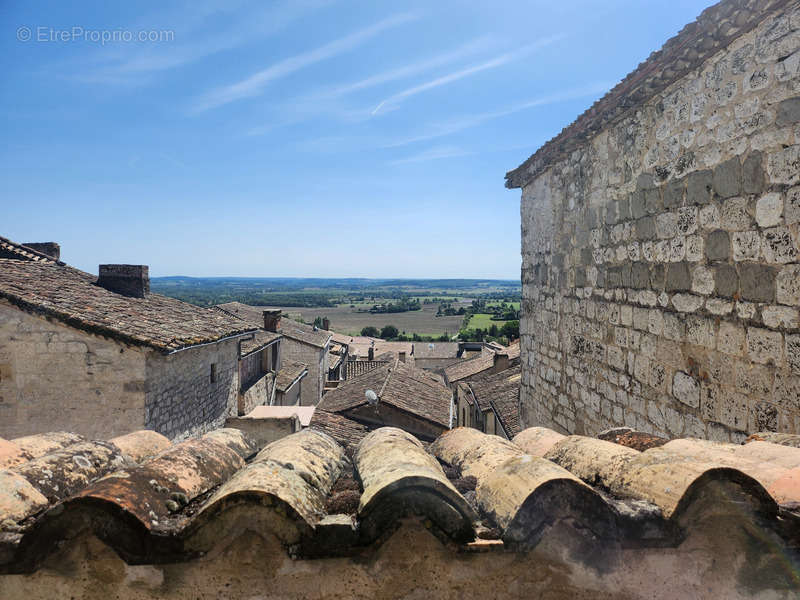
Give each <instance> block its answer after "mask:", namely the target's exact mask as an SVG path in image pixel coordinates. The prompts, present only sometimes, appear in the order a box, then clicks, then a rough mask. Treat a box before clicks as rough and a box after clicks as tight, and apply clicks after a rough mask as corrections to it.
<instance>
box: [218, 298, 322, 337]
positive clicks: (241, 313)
mask: <svg viewBox="0 0 800 600" xmlns="http://www.w3.org/2000/svg"><path fill="white" fill-rule="evenodd" d="M216 308H219V309H221V310H222V311H224V312H226V313H228V314H230V315H234V316H236V317H239V318H240V319H244V320H246V321H247V322H249V323H250V324H251V325H253V326H255V327H264V311H265V310H268V309H267V307H261V306H250V305H248V304H242V303H241V302H225V303H224V304H217V306H216ZM280 334H281V335H283V336H284V337H288V338H292V339H293V340H298V341H300V342H304V343H306V344H310V345H312V346H316V347H318V348H322V347H324V346H325V344H327V343H328V341H329V340H330V339H331V335H332V334H331V332H330V331H326V330H324V329H319V328H315V327H312V326H311V325H306V324H305V323H299V322H298V321H295V320H293V319H288V318H286V317H285V316H284V317H282V318H281V330H280Z"/></svg>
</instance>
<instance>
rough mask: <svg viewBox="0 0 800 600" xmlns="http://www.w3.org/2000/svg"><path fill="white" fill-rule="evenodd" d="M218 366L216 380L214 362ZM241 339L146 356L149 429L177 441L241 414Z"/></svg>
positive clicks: (146, 415)
mask: <svg viewBox="0 0 800 600" xmlns="http://www.w3.org/2000/svg"><path fill="white" fill-rule="evenodd" d="M212 364H214V365H216V368H215V372H216V378H215V381H214V382H212V381H211V365H212ZM238 394H239V346H238V341H237V339H229V340H224V341H221V342H217V343H216V344H208V345H205V346H198V347H195V348H189V349H188V350H184V351H181V352H177V353H175V354H170V355H166V356H165V355H163V354H159V353H156V352H152V353H149V354H148V357H147V388H146V402H145V417H144V418H145V427H146V428H147V429H153V430H155V431H158V432H159V433H162V434H164V435H165V436H167V437H168V438H170V439H172V440H180V439H184V438H188V437H193V436H196V435H201V434H203V433H206V432H207V431H211V430H212V429H217V428H219V427H222V426H223V425H224V423H225V419H226V418H228V417H234V416H236V415H237V414H238Z"/></svg>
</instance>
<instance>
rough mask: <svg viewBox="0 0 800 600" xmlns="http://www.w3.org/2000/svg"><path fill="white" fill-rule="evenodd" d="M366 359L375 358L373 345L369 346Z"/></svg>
mask: <svg viewBox="0 0 800 600" xmlns="http://www.w3.org/2000/svg"><path fill="white" fill-rule="evenodd" d="M367 360H375V347H374V346H370V347H369V350H368V351H367Z"/></svg>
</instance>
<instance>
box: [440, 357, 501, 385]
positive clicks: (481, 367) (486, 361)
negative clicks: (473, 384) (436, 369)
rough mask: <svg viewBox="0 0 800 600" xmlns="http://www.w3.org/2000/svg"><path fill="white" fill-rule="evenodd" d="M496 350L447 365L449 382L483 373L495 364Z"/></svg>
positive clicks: (446, 370)
mask: <svg viewBox="0 0 800 600" xmlns="http://www.w3.org/2000/svg"><path fill="white" fill-rule="evenodd" d="M494 356H495V352H491V351H490V352H485V353H482V354H481V355H480V356H476V357H475V358H470V359H467V360H463V361H460V362H457V363H454V364H452V365H449V366H447V367H445V369H444V376H445V378H446V379H447V381H448V382H449V383H455V382H457V381H461V380H463V379H467V378H468V377H472V376H474V375H477V374H478V373H483V372H484V371H486V370H488V369H491V368H492V367H493V366H494V361H495V358H494Z"/></svg>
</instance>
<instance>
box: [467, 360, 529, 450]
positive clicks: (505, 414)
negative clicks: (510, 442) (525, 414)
mask: <svg viewBox="0 0 800 600" xmlns="http://www.w3.org/2000/svg"><path fill="white" fill-rule="evenodd" d="M521 378H522V369H521V368H520V366H519V365H516V366H513V367H511V368H509V369H506V370H505V371H500V372H499V373H494V374H492V375H484V376H480V375H479V376H477V377H474V378H472V379H470V380H469V382H468V383H467V385H469V387H470V389H471V390H472V395H473V396H474V397H475V400H476V401H477V402H478V406H479V407H480V408H481V410H486V409H488V408H492V409H493V410H494V412H495V414H496V415H497V418H498V419H499V420H500V424H501V425H502V426H503V429H504V430H505V432H506V434H507V435H508V437H513V436H515V435H517V434H518V433H519V431H520V424H519V387H520V379H521Z"/></svg>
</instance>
